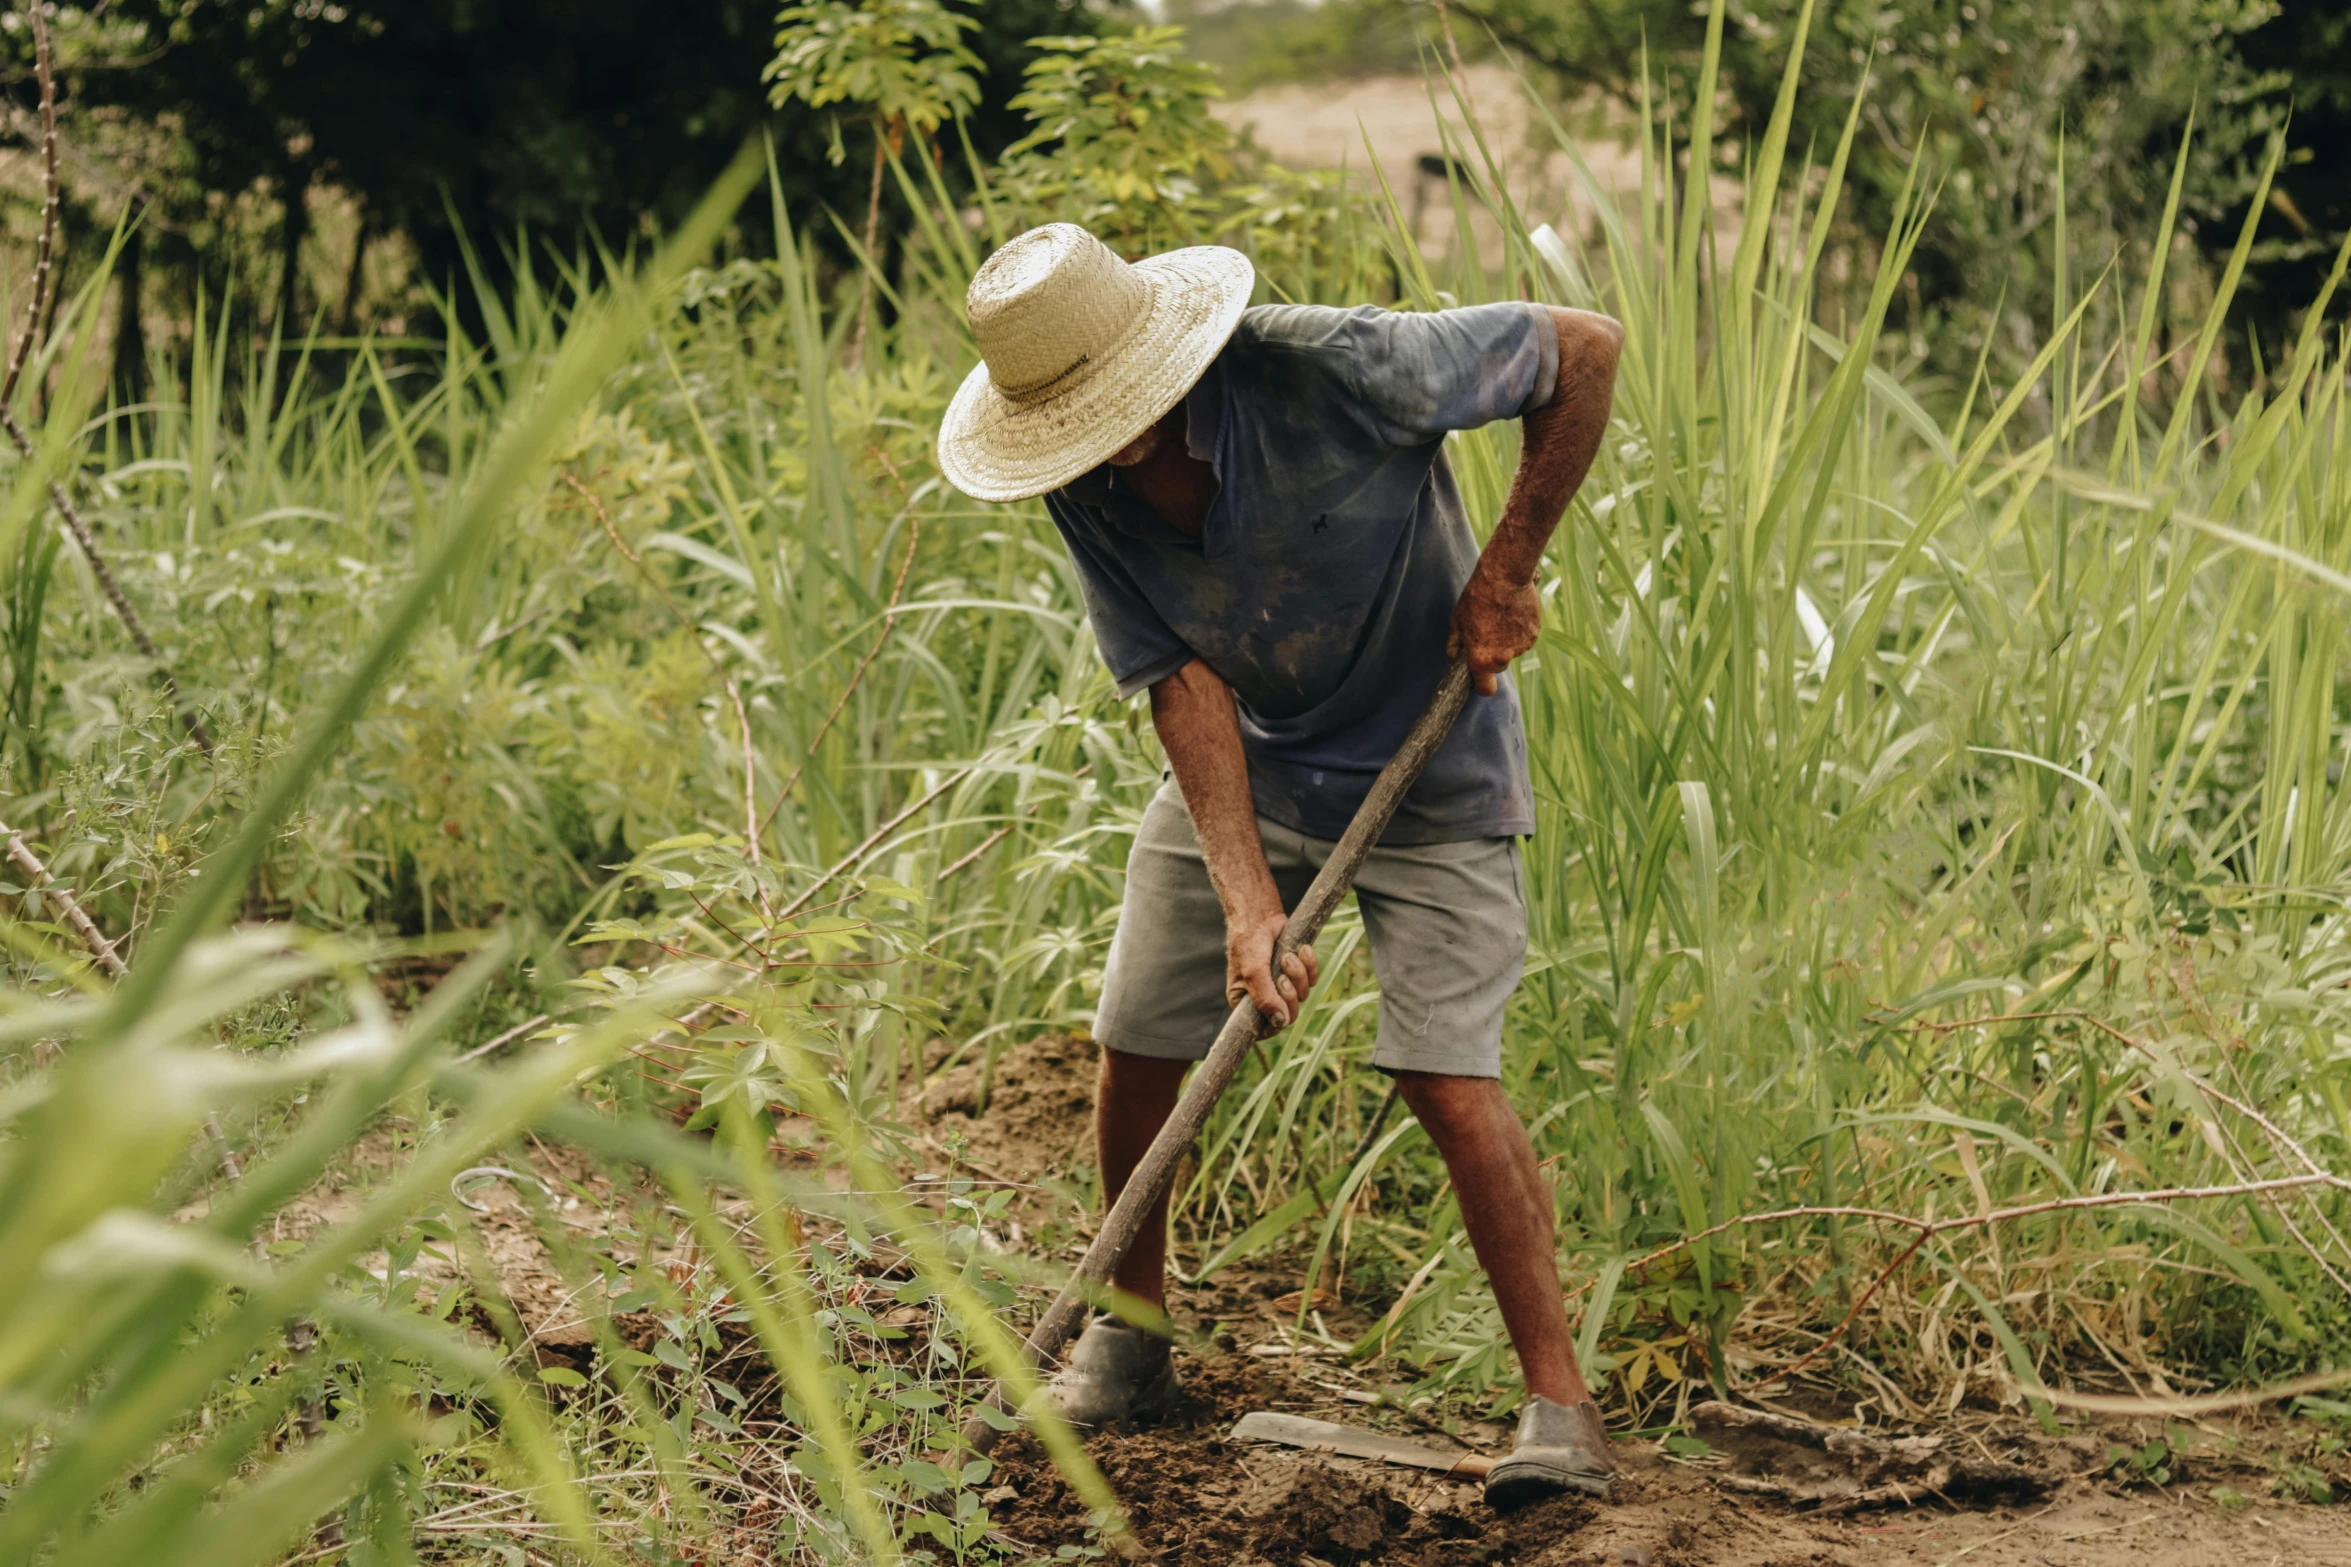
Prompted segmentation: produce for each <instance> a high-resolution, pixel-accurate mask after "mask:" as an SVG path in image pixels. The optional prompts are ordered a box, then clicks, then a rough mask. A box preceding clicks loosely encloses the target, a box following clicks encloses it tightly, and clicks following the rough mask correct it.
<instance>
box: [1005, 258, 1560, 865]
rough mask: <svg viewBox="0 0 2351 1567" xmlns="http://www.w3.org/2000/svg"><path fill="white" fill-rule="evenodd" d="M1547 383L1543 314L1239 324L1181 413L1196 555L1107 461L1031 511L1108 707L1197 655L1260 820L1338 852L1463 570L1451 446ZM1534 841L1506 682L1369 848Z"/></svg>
mask: <svg viewBox="0 0 2351 1567" xmlns="http://www.w3.org/2000/svg"><path fill="white" fill-rule="evenodd" d="M1558 375H1559V340H1558V336H1557V334H1556V332H1555V331H1554V330H1553V328H1552V325H1551V319H1550V316H1549V315H1548V314H1547V313H1546V312H1544V311H1543V310H1542V309H1540V308H1539V307H1537V306H1533V305H1524V304H1501V305H1477V306H1472V307H1469V308H1467V309H1460V310H1443V311H1437V312H1434V313H1431V314H1406V313H1400V312H1391V311H1385V310H1379V309H1375V308H1373V307H1371V306H1368V305H1367V306H1363V307H1361V308H1359V309H1354V310H1338V309H1332V308H1329V307H1327V306H1320V305H1260V306H1258V307H1256V308H1255V309H1252V310H1250V311H1249V312H1248V313H1247V314H1245V315H1244V316H1242V317H1241V324H1240V327H1239V328H1238V329H1237V330H1236V331H1235V332H1234V333H1233V336H1232V340H1231V341H1230V342H1229V343H1227V344H1226V345H1225V348H1224V351H1223V352H1222V353H1221V354H1219V355H1218V356H1217V359H1216V361H1215V363H1214V364H1212V365H1211V366H1210V367H1209V369H1208V372H1207V373H1206V374H1205V375H1203V376H1202V377H1201V378H1200V381H1199V382H1198V384H1196V385H1195V386H1194V387H1193V388H1192V390H1191V392H1190V393H1189V394H1187V396H1186V399H1185V404H1184V410H1185V422H1186V426H1187V430H1186V442H1187V444H1188V445H1189V447H1190V448H1191V452H1192V455H1193V456H1195V457H1197V458H1200V459H1202V460H1203V461H1206V462H1208V463H1210V464H1212V465H1213V466H1214V467H1215V470H1216V488H1215V489H1214V491H1213V492H1212V494H1211V498H1210V501H1209V505H1208V511H1207V516H1206V518H1205V520H1204V522H1203V525H1202V528H1201V532H1200V537H1198V538H1197V539H1193V538H1187V537H1185V536H1184V535H1183V534H1182V533H1180V532H1178V531H1177V530H1176V529H1174V528H1172V527H1170V526H1168V524H1167V523H1166V522H1165V521H1164V520H1163V519H1162V518H1161V517H1160V515H1159V514H1158V512H1156V511H1154V510H1153V509H1152V507H1151V504H1150V503H1149V502H1148V501H1146V500H1144V499H1143V498H1142V496H1141V495H1139V494H1137V493H1136V492H1135V490H1134V489H1133V488H1132V487H1131V486H1129V485H1128V484H1127V483H1126V482H1125V481H1124V479H1123V478H1121V477H1120V476H1119V474H1118V470H1116V469H1115V468H1112V467H1110V466H1108V465H1107V464H1106V465H1104V466H1102V467H1100V468H1096V469H1095V470H1094V471H1093V472H1091V473H1088V474H1086V475H1085V476H1084V477H1082V478H1079V479H1077V480H1074V481H1072V482H1071V483H1069V484H1067V485H1065V486H1063V487H1062V488H1061V489H1059V490H1056V491H1054V492H1053V493H1052V494H1050V495H1048V496H1047V497H1046V498H1045V505H1046V509H1047V510H1048V511H1049V512H1050V513H1051V514H1052V517H1053V521H1054V524H1055V525H1056V526H1057V527H1059V528H1060V530H1061V536H1062V538H1063V539H1064V540H1065V541H1066V542H1067V543H1068V545H1069V552H1070V556H1071V558H1072V559H1073V560H1074V561H1075V562H1076V564H1077V568H1078V577H1079V582H1080V585H1081V587H1082V588H1083V590H1084V593H1085V600H1086V614H1087V617H1088V618H1089V619H1090V620H1091V622H1092V623H1093V628H1094V640H1095V641H1096V643H1097V644H1099V645H1100V647H1101V649H1102V656H1103V659H1104V660H1105V661H1106V662H1107V663H1108V664H1109V666H1110V672H1111V674H1112V675H1114V676H1115V677H1116V678H1117V680H1118V687H1119V691H1120V694H1122V695H1131V694H1132V693H1134V692H1136V691H1140V690H1142V689H1144V688H1145V687H1147V686H1150V685H1153V684H1156V683H1157V682H1158V681H1161V680H1164V679H1165V678H1167V677H1168V676H1169V675H1171V674H1174V673H1175V672H1176V671H1177V670H1178V669H1181V668H1182V667H1183V666H1184V665H1185V664H1187V663H1189V662H1191V660H1193V659H1194V658H1199V659H1201V660H1203V661H1204V662H1206V663H1207V665H1208V667H1209V668H1211V669H1213V670H1215V671H1216V672H1217V674H1219V675H1220V676H1222V677H1223V678H1224V680H1225V682H1226V683H1227V684H1228V685H1230V686H1231V687H1232V689H1233V695H1234V697H1235V699H1236V700H1237V702H1238V705H1239V708H1240V721H1241V743H1242V746H1243V748H1244V750H1245V751H1246V752H1247V754H1248V760H1249V785H1250V790H1251V793H1252V794H1254V795H1255V797H1256V803H1257V809H1258V812H1259V813H1260V814H1261V815H1264V816H1267V817H1270V818H1271V819H1273V820H1274V821H1277V822H1280V823H1281V824H1282V825H1284V826H1286V827H1289V828H1292V829H1294V830H1295V831H1298V832H1302V833H1305V834H1307V835H1308V836H1309V837H1315V838H1336V837H1338V836H1339V835H1340V834H1341V833H1342V832H1344V831H1345V830H1346V827H1347V824H1348V822H1349V821H1351V820H1352V819H1353V818H1354V815H1355V810H1356V807H1357V806H1359V805H1361V804H1362V803H1363V797H1364V795H1365V794H1366V793H1368V792H1369V791H1370V789H1371V783H1372V780H1373V779H1374V778H1375V777H1377V776H1378V774H1379V771H1380V769H1381V768H1382V767H1384V766H1386V765H1387V761H1388V758H1389V757H1390V756H1392V755H1393V754H1394V753H1395V750H1396V747H1397V746H1398V745H1400V744H1401V743H1402V742H1403V739H1404V736H1405V734H1406V732H1407V731H1409V730H1410V729H1411V727H1412V725H1413V722H1414V720H1416V719H1417V718H1419V717H1420V715H1421V712H1422V710H1423V709H1425V708H1426V707H1427V706H1428V702H1429V698H1430V697H1431V696H1432V695H1434V694H1435V692H1436V689H1437V683H1438V681H1439V680H1440V679H1441V678H1442V677H1443V675H1444V672H1445V662H1446V660H1445V641H1446V636H1447V633H1448V631H1449V629H1450V626H1451V623H1452V618H1453V606H1454V603H1455V602H1456V601H1457V600H1458V599H1459V598H1460V596H1461V589H1462V586H1463V584H1464V583H1466V582H1467V581H1468V580H1469V573H1470V568H1471V567H1472V566H1473V565H1475V564H1476V563H1477V554H1478V546H1477V540H1476V537H1475V536H1474V535H1473V534H1472V533H1471V532H1470V528H1469V520H1468V518H1467V517H1466V516H1465V515H1464V514H1463V511H1462V506H1461V493H1460V491H1459V490H1458V489H1456V488H1455V486H1454V483H1453V471H1452V468H1451V466H1450V465H1449V464H1448V463H1447V462H1446V460H1445V452H1444V443H1445V433H1446V432H1447V431H1448V430H1468V429H1474V428H1476V427H1477V426H1479V425H1482V424H1486V423H1489V422H1490V421H1492V420H1495V419H1515V418H1518V417H1520V416H1521V415H1523V414H1525V413H1527V412H1529V411H1530V410H1533V409H1536V408H1540V407H1542V406H1543V405H1544V404H1545V403H1547V402H1549V401H1550V400H1551V393H1552V390H1553V387H1554V385H1555V383H1556V382H1557V380H1558ZM1534 826H1535V818H1534V797H1533V789H1532V787H1531V785H1530V784H1529V782H1528V779H1527V750H1526V732H1525V728H1524V726H1523V725H1522V723H1521V722H1520V719H1519V710H1518V693H1517V690H1516V688H1515V687H1514V686H1513V685H1512V684H1511V682H1510V678H1509V676H1508V675H1507V674H1505V675H1504V676H1503V678H1502V687H1501V691H1500V693H1499V694H1498V695H1495V696H1491V697H1476V696H1473V697H1471V698H1470V702H1469V707H1468V709H1467V710H1466V711H1465V712H1464V713H1463V714H1462V715H1461V718H1460V720H1459V721H1458V722H1457V723H1455V724H1454V726H1453V732H1452V734H1451V735H1450V736H1449V737H1448V738H1447V739H1446V741H1445V744H1444V745H1443V747H1442V748H1440V749H1439V750H1438V752H1437V754H1436V755H1435V756H1434V757H1432V758H1430V760H1429V764H1428V768H1427V770H1426V771H1424V772H1423V773H1422V774H1421V776H1420V781H1419V782H1418V783H1417V784H1415V785H1414V786H1413V789H1412V793H1411V794H1410V795H1408V796H1407V797H1406V798H1405V801H1404V804H1403V806H1402V807H1401V808H1400V809H1399V810H1398V811H1397V812H1396V816H1395V820H1394V821H1393V822H1392V823H1391V824H1390V825H1389V828H1388V831H1387V834H1386V836H1385V837H1384V838H1383V839H1382V840H1381V841H1383V842H1385V843H1392V844H1418V843H1451V842H1457V841H1461V840H1465V839H1473V838H1498V837H1510V836H1518V835H1523V834H1526V833H1531V832H1533V831H1534Z"/></svg>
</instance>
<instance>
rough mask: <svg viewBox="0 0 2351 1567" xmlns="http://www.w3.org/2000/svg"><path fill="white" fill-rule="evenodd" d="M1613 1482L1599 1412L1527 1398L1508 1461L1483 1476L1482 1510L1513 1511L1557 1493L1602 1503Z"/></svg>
mask: <svg viewBox="0 0 2351 1567" xmlns="http://www.w3.org/2000/svg"><path fill="white" fill-rule="evenodd" d="M1615 1480H1616V1459H1615V1458H1614V1457H1613V1456H1611V1455H1610V1453H1609V1451H1608V1429H1607V1427H1605V1426H1603V1425H1602V1424H1601V1423H1600V1410H1599V1408H1598V1406H1596V1405H1594V1404H1592V1403H1590V1402H1589V1401H1587V1402H1585V1403H1581V1404H1578V1405H1576V1407H1575V1408H1573V1409H1570V1408H1568V1407H1567V1406H1566V1405H1565V1404H1554V1403H1553V1402H1551V1400H1549V1399H1547V1398H1541V1397H1537V1396H1535V1395H1532V1394H1530V1395H1528V1397H1527V1407H1526V1412H1525V1413H1524V1414H1522V1415H1520V1416H1519V1417H1518V1441H1517V1443H1516V1445H1514V1446H1513V1447H1512V1448H1511V1449H1510V1456H1509V1457H1508V1458H1505V1459H1503V1460H1502V1461H1501V1462H1500V1463H1498V1464H1496V1465H1495V1466H1494V1467H1493V1468H1492V1469H1491V1470H1489V1471H1487V1473H1486V1505H1487V1506H1489V1507H1497V1508H1504V1507H1517V1506H1519V1505H1521V1504H1522V1503H1526V1502H1531V1501H1534V1500H1536V1499H1537V1498H1539V1497H1545V1496H1550V1495H1552V1494H1554V1493H1555V1492H1559V1491H1581V1492H1582V1493H1583V1494H1584V1495H1586V1496H1597V1497H1599V1498H1600V1499H1601V1500H1603V1501H1606V1500H1607V1498H1608V1488H1609V1487H1610V1485H1612V1484H1613V1483H1614V1482H1615Z"/></svg>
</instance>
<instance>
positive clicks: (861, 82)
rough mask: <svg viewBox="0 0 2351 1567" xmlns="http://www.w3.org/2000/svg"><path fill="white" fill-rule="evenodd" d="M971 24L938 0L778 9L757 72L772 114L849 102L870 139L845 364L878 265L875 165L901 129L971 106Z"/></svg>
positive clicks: (836, 158)
mask: <svg viewBox="0 0 2351 1567" xmlns="http://www.w3.org/2000/svg"><path fill="white" fill-rule="evenodd" d="M978 25H979V23H978V22H976V21H974V20H973V19H972V18H971V17H968V16H965V15H963V14H962V13H961V12H958V11H950V10H948V9H947V8H946V7H945V6H943V5H941V4H939V0H857V3H856V4H850V3H848V0H814V3H812V4H804V5H788V6H786V7H784V9H783V11H782V13H781V14H780V15H779V16H778V17H777V18H776V57H775V59H774V60H772V61H770V62H769V64H768V67H767V74H766V79H767V81H768V82H769V83H771V84H772V85H771V86H770V88H769V94H768V96H769V99H770V101H771V102H773V103H774V104H776V105H777V106H778V107H779V108H780V107H781V106H783V105H784V104H786V103H789V102H791V101H793V100H794V99H798V100H799V101H800V102H803V103H805V104H807V105H808V106H809V107H810V108H812V109H822V108H825V107H827V106H828V105H831V104H836V103H847V104H855V105H857V106H858V108H859V110H860V111H861V112H862V115H863V118H864V120H865V122H866V126H867V128H868V129H869V130H870V131H871V132H872V134H873V184H872V188H871V190H870V192H869V193H868V195H867V197H866V204H865V261H864V266H863V267H862V268H861V269H860V271H861V277H860V281H859V284H858V299H857V327H856V333H855V335H854V336H852V337H851V338H850V340H849V363H850V365H851V366H852V367H856V366H860V365H862V364H863V363H864V359H865V329H866V322H867V321H868V319H869V318H870V317H871V316H872V314H873V269H874V268H875V267H877V266H879V265H880V264H881V248H880V247H881V220H882V168H883V165H884V164H885V163H886V162H887V161H888V160H889V159H890V158H891V157H894V156H895V155H896V154H897V152H898V150H899V147H900V144H901V143H902V142H903V141H904V139H905V136H906V133H907V132H908V131H910V130H911V131H913V132H914V133H915V134H916V135H918V136H928V135H930V134H931V133H932V132H934V131H936V130H937V129H938V128H939V127H940V126H941V125H942V124H944V123H945V122H946V121H948V120H949V119H952V118H953V117H954V116H956V115H957V114H960V113H962V112H963V111H964V110H967V109H971V108H975V107H977V105H978V104H979V101H980V88H979V83H978V81H977V80H975V79H974V77H973V76H972V72H974V71H976V70H978V69H979V66H980V61H979V56H977V55H975V54H973V53H972V52H971V51H970V50H969V49H967V48H965V47H964V44H963V34H964V33H965V32H967V31H969V30H970V29H972V28H974V27H977V26H978ZM846 156H847V151H846V149H845V148H844V147H843V146H842V145H841V122H840V120H839V118H838V117H836V118H835V119H834V120H833V122H832V157H833V162H835V163H836V164H837V163H839V162H841V161H842V160H843V158H844V157H846Z"/></svg>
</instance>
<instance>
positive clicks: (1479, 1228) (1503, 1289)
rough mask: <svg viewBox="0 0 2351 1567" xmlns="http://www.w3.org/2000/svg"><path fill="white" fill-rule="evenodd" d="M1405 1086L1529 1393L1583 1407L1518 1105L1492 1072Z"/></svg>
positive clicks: (1401, 1078) (1584, 1392) (1539, 1187)
mask: <svg viewBox="0 0 2351 1567" xmlns="http://www.w3.org/2000/svg"><path fill="white" fill-rule="evenodd" d="M1396 1085H1397V1088H1398V1090H1399V1091H1400V1092H1401V1093H1402V1094H1403V1097H1404V1102H1405V1103H1406V1104H1407V1105H1410V1106H1411V1107H1412V1113H1413V1114H1414V1115H1415V1116H1417V1117H1419V1119H1420V1124H1421V1126H1422V1127H1423V1128H1424V1129H1426V1131H1427V1132H1428V1134H1429V1139H1430V1141H1432V1142H1434V1143H1435V1144H1436V1145H1437V1152H1438V1153H1440V1154H1442V1155H1443V1156H1444V1159H1445V1169H1446V1171H1447V1172H1448V1173H1450V1174H1451V1175H1452V1177H1453V1190H1454V1192H1455V1193H1456V1194H1457V1195H1458V1196H1459V1197H1460V1199H1461V1221H1462V1225H1463V1227H1464V1228H1466V1229H1467V1230H1468V1231H1469V1240H1470V1244H1471V1245H1472V1246H1473V1247H1475V1248H1476V1250H1477V1255H1478V1265H1479V1266H1480V1267H1482V1268H1484V1269H1485V1270H1486V1279H1487V1281H1488V1282H1489V1283H1490V1284H1492V1285H1493V1288H1494V1300H1495V1303H1496V1304H1498V1305H1499V1306H1500V1307H1501V1308H1502V1322H1503V1325H1504V1326H1505V1327H1507V1328H1509V1330H1510V1342H1511V1345H1512V1347H1514V1348H1515V1349H1516V1350H1517V1351H1518V1364H1519V1370H1520V1373H1521V1374H1522V1375H1523V1376H1524V1377H1525V1378H1526V1385H1527V1391H1528V1392H1530V1393H1535V1394H1539V1395H1541V1396H1542V1397H1544V1398H1548V1399H1550V1400H1551V1401H1552V1402H1554V1403H1558V1404H1564V1405H1566V1406H1567V1407H1568V1408H1570V1409H1573V1408H1574V1407H1575V1406H1576V1405H1578V1404H1581V1403H1583V1402H1584V1401H1585V1400H1587V1399H1589V1398H1590V1397H1591V1396H1592V1395H1591V1393H1590V1391H1589V1390H1588V1389H1586V1388H1585V1386H1584V1378H1583V1373H1582V1372H1581V1371H1580V1370H1578V1369H1577V1367H1576V1363H1575V1339H1574V1336H1573V1335H1572V1334H1571V1333H1570V1332H1569V1331H1568V1326H1567V1303H1566V1300H1565V1298H1564V1297H1563V1296H1562V1295H1561V1294H1560V1291H1559V1265H1558V1262H1557V1261H1556V1255H1557V1252H1556V1238H1555V1232H1554V1229H1553V1225H1552V1218H1551V1213H1552V1208H1551V1188H1550V1186H1549V1185H1548V1184H1547V1183H1546V1182H1545V1181H1544V1179H1543V1172H1542V1170H1541V1168H1540V1167H1538V1166H1537V1165H1536V1163H1535V1150H1534V1146H1533V1145H1532V1144H1530V1143H1529V1142H1528V1141H1527V1133H1526V1127H1525V1126H1524V1125H1522V1124H1521V1123H1520V1121H1519V1119H1518V1112H1516V1111H1515V1110H1513V1109H1511V1108H1510V1100H1509V1099H1508V1098H1507V1097H1506V1096H1505V1095H1504V1094H1503V1092H1502V1085H1501V1084H1500V1083H1498V1082H1496V1081H1495V1080H1494V1079H1493V1078H1490V1077H1447V1076H1441V1075H1439V1074H1437V1073H1434V1072H1399V1073H1397V1074H1396ZM1155 1266H1156V1264H1155ZM1121 1282H1124V1281H1123V1280H1122V1281H1121Z"/></svg>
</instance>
